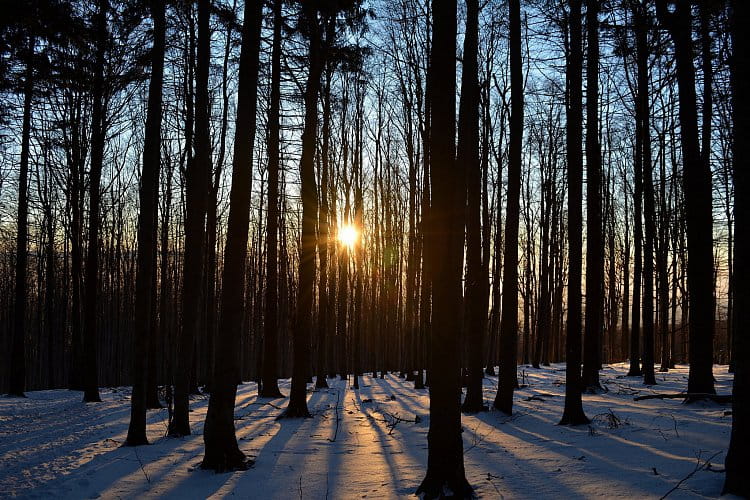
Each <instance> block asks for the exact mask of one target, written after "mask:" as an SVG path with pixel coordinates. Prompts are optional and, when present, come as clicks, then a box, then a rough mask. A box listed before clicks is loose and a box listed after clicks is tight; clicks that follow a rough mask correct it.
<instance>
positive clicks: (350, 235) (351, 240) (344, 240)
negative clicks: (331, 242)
mask: <svg viewBox="0 0 750 500" xmlns="http://www.w3.org/2000/svg"><path fill="white" fill-rule="evenodd" d="M358 239H359V231H358V230H357V228H356V227H355V226H353V225H351V224H344V225H342V226H341V227H339V234H338V240H339V243H341V245H342V246H344V247H346V248H348V249H350V250H351V249H353V248H354V246H355V245H356V244H357V240H358Z"/></svg>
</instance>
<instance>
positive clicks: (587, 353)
mask: <svg viewBox="0 0 750 500" xmlns="http://www.w3.org/2000/svg"><path fill="white" fill-rule="evenodd" d="M599 9H600V0H587V1H586V37H587V46H588V58H587V60H586V316H585V320H584V345H583V385H584V387H585V388H586V390H589V391H595V390H598V389H600V388H601V385H600V384H599V365H600V363H601V348H602V345H601V344H602V331H603V328H602V325H603V323H604V235H603V226H602V195H603V190H602V149H601V144H600V143H599Z"/></svg>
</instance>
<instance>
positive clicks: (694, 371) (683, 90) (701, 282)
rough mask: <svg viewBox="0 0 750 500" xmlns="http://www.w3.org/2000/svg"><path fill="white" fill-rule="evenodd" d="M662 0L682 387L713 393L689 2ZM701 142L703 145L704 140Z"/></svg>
mask: <svg viewBox="0 0 750 500" xmlns="http://www.w3.org/2000/svg"><path fill="white" fill-rule="evenodd" d="M668 3H669V2H667V0H658V1H657V12H658V14H659V19H660V20H661V22H662V24H663V25H666V26H667V28H668V29H669V31H670V33H671V35H672V40H673V41H674V44H675V59H676V63H677V85H678V88H679V99H680V101H679V102H680V113H679V117H680V130H681V133H680V141H681V146H682V158H683V163H684V167H683V183H684V191H685V208H686V214H685V220H686V223H687V240H688V244H687V250H688V251H687V253H688V256H687V257H688V267H687V281H688V294H689V296H690V299H689V304H688V314H689V316H690V322H689V324H688V328H689V332H688V335H689V341H690V351H689V353H688V357H689V360H690V372H689V374H688V392H691V393H703V394H715V389H714V379H713V371H712V369H713V337H714V293H713V290H714V282H713V276H714V261H713V221H712V213H711V212H712V207H711V170H710V167H709V164H708V162H706V161H703V159H702V158H701V154H700V150H699V148H698V112H697V104H696V93H695V67H694V66H693V39H692V13H691V8H690V4H688V3H685V2H678V3H677V4H676V5H675V10H674V12H669V10H668V7H667V4H668ZM706 146H707V145H706Z"/></svg>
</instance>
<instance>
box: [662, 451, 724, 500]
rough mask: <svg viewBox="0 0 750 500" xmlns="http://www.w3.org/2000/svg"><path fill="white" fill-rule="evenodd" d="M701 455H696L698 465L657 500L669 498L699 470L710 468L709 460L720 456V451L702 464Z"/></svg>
mask: <svg viewBox="0 0 750 500" xmlns="http://www.w3.org/2000/svg"><path fill="white" fill-rule="evenodd" d="M701 453H702V452H701ZM701 453H699V454H698V463H696V464H695V468H694V469H693V470H692V471H690V474H688V475H687V476H685V477H683V478H682V479H681V480H680V482H679V483H677V484H675V485H674V487H673V488H672V489H671V490H669V491H668V492H666V493H665V494H664V496H662V497H661V498H659V500H664V499H665V498H667V497H668V496H669V494H670V493H672V492H673V491H675V490H677V488H679V487H680V485H681V484H682V483H684V482H685V481H687V480H688V479H690V478H691V477H693V475H694V474H695V473H696V472H698V471H699V470H702V469H705V468H707V467H708V466H710V465H711V460H713V459H714V458H715V457H716V455H718V454H720V453H721V451H717V452H716V453H714V454H713V455H711V456H710V457H709V458H708V459H707V460H706V461H704V462H701Z"/></svg>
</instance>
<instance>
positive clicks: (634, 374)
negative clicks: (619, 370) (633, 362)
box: [625, 369, 643, 377]
mask: <svg viewBox="0 0 750 500" xmlns="http://www.w3.org/2000/svg"><path fill="white" fill-rule="evenodd" d="M625 376H626V377H642V376H643V372H642V371H641V370H632V369H631V370H629V371H628V373H627V374H626V375H625Z"/></svg>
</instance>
